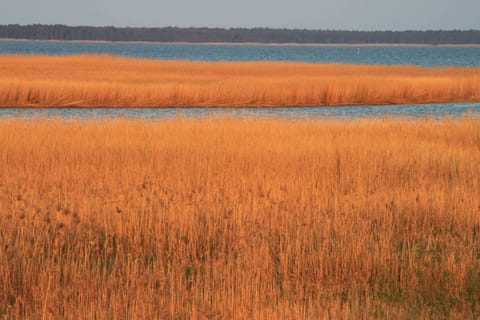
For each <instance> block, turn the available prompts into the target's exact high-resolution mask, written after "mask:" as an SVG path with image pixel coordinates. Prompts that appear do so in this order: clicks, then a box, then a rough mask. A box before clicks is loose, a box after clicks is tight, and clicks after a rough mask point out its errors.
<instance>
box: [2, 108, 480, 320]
mask: <svg viewBox="0 0 480 320" xmlns="http://www.w3.org/2000/svg"><path fill="white" fill-rule="evenodd" d="M0 150H1V152H0V262H1V263H0V318H3V317H5V318H37V319H39V318H43V319H61V318H66V319H82V318H83V319H94V318H96V319H135V318H138V319H189V318H190V319H217V318H218V319H326V318H331V319H339V318H354V319H361V318H379V319H385V318H395V319H398V318H408V319H416V318H435V319H438V318H453V319H455V318H456V319H467V318H468V319H475V318H477V317H478V316H479V315H480V303H479V302H480V260H479V259H480V197H479V194H480V121H478V119H474V118H471V119H460V120H442V121H430V120H419V121H405V120H393V119H392V120H360V121H351V122H349V121H346V122H341V121H335V120H319V121H307V120H299V121H294V122H287V121H284V120H265V119H263V120H258V119H257V120H255V119H249V118H246V119H236V120H235V119H228V118H206V119H200V120H191V119H173V120H163V121H152V122H147V121H140V120H102V121H100V120H98V121H97V120H88V121H79V120H75V121H67V120H65V121H63V120H33V121H32V120H15V119H3V120H0Z"/></svg>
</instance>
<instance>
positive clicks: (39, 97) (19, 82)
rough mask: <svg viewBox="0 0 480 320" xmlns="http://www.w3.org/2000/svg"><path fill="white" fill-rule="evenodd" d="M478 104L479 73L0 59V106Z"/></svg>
mask: <svg viewBox="0 0 480 320" xmlns="http://www.w3.org/2000/svg"><path fill="white" fill-rule="evenodd" d="M473 101H480V68H461V67H449V68H444V67H442V68H438V67H436V68H427V67H414V66H374V65H348V64H315V63H299V62H191V61H190V62H189V61H161V60H148V59H132V58H120V57H114V56H95V55H90V56H89V55H85V56H64V57H49V56H21V55H18V56H8V55H7V56H0V106H4V107H5V106H13V107H18V106H20V107H24V106H30V107H42V106H48V107H66V106H84V107H97V106H119V107H122V106H126V107H135V106H137V107H169V106H180V107H181V106H225V107H235V106H310V105H345V104H392V103H395V104H400V103H429V102H473Z"/></svg>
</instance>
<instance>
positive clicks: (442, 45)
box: [0, 38, 480, 47]
mask: <svg viewBox="0 0 480 320" xmlns="http://www.w3.org/2000/svg"><path fill="white" fill-rule="evenodd" d="M7 41H16V42H52V43H110V44H116V43H118V44H167V45H205V46H215V45H217V46H277V47H288V46H292V47H297V46H298V47H480V43H479V44H471V43H470V44H468V43H467V44H448V43H445V44H428V43H300V42H282V43H279V42H186V41H179V42H171V41H169V42H159V41H108V40H55V39H45V40H43V39H21V38H0V42H7Z"/></svg>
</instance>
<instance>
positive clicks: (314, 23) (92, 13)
mask: <svg viewBox="0 0 480 320" xmlns="http://www.w3.org/2000/svg"><path fill="white" fill-rule="evenodd" d="M479 12H480V0H235V1H232V0H0V24H33V23H41V24H66V25H73V26H78V25H92V26H111V25H113V26H117V27H125V26H132V27H165V26H176V27H225V28H229V27H247V28H253V27H270V28H289V29H291V28H295V29H336V30H338V29H341V30H439V29H442V30H450V29H462V30H468V29H480V14H479Z"/></svg>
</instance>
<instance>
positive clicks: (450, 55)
mask: <svg viewBox="0 0 480 320" xmlns="http://www.w3.org/2000/svg"><path fill="white" fill-rule="evenodd" d="M357 48H359V49H360V50H359V54H357ZM12 53H13V54H15V53H23V54H51V55H66V54H79V53H97V54H113V55H123V56H129V57H144V58H155V59H188V60H204V61H219V60H224V61H248V60H272V61H305V62H344V63H359V64H413V65H422V66H441V65H452V66H480V47H443V46H358V47H355V46H354V47H350V46H335V45H332V46H302V45H296V46H288V45H220V44H219V45H205V44H155V43H108V42H106V43H96V42H49V41H0V54H12Z"/></svg>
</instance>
